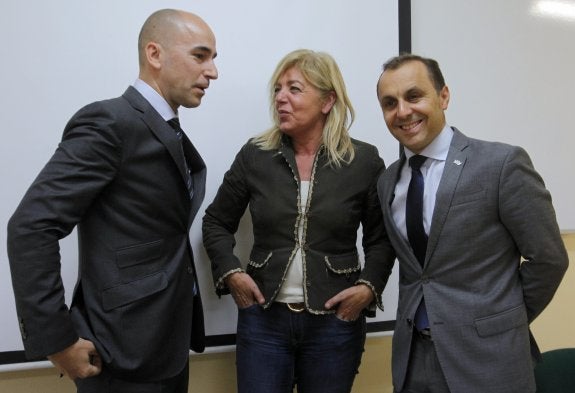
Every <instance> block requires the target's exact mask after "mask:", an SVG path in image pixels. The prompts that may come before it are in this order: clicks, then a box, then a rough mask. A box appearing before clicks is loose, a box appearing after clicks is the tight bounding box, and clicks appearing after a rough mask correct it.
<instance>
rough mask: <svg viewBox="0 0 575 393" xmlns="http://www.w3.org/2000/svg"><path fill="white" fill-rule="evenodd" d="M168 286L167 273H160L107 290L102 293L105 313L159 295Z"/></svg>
mask: <svg viewBox="0 0 575 393" xmlns="http://www.w3.org/2000/svg"><path fill="white" fill-rule="evenodd" d="M167 286H168V278H167V277H166V273H164V272H158V273H156V274H152V275H151V276H147V277H144V278H142V279H139V280H136V281H132V282H129V283H126V284H122V285H118V286H115V287H112V288H108V289H105V290H104V291H103V292H102V306H103V307H104V310H105V311H110V310H112V309H114V308H117V307H120V306H125V305H127V304H130V303H132V302H135V301H137V300H140V299H143V298H145V297H147V296H150V295H153V294H155V293H158V292H160V291H162V290H164V289H166V287H167Z"/></svg>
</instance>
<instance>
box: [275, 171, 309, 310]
mask: <svg viewBox="0 0 575 393" xmlns="http://www.w3.org/2000/svg"><path fill="white" fill-rule="evenodd" d="M299 193H300V197H299V199H300V203H301V213H300V216H299V218H300V219H299V222H298V243H297V245H296V247H297V250H296V253H295V256H294V258H293V259H292V261H291V264H290V265H289V267H288V270H287V273H286V276H285V280H284V282H283V285H282V286H281V288H280V291H279V293H278V296H277V297H276V301H278V302H282V303H301V302H303V301H304V296H303V255H302V251H301V245H302V242H303V235H304V233H303V230H304V223H305V220H306V218H305V217H306V215H307V209H308V194H309V181H303V180H302V181H301V182H300V187H299Z"/></svg>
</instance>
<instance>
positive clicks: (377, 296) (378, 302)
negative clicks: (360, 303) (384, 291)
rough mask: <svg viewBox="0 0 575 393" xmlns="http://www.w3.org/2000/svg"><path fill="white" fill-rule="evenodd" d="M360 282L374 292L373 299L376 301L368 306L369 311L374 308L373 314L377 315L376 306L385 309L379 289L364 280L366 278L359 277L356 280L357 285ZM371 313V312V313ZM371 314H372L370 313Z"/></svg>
mask: <svg viewBox="0 0 575 393" xmlns="http://www.w3.org/2000/svg"><path fill="white" fill-rule="evenodd" d="M359 284H364V285H367V286H368V288H369V289H371V292H372V293H373V299H374V301H373V302H372V303H371V304H370V305H369V306H368V311H372V310H373V314H374V315H373V316H375V306H377V308H379V309H380V310H381V311H384V310H383V303H382V300H381V294H379V293H377V291H376V290H375V287H374V286H373V285H372V283H371V282H369V281H367V280H364V279H361V278H360V279H359V280H357V281H356V282H355V285H359ZM370 314H371V313H370ZM369 316H371V315H369Z"/></svg>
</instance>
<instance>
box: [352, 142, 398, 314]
mask: <svg viewBox="0 0 575 393" xmlns="http://www.w3.org/2000/svg"><path fill="white" fill-rule="evenodd" d="M372 148H373V150H372V151H370V152H369V156H370V158H371V159H370V162H371V165H370V168H371V171H370V172H369V173H370V176H371V182H370V186H369V191H368V193H367V195H366V197H365V202H364V206H365V207H364V210H363V214H362V220H361V225H362V233H363V237H362V245H363V250H364V254H365V264H364V268H363V270H362V272H361V276H360V278H359V280H358V283H363V284H366V285H367V286H369V287H370V288H371V290H372V291H373V293H374V296H375V299H376V304H377V306H378V307H379V308H380V309H382V310H383V304H382V301H381V293H382V292H383V289H384V288H385V285H386V284H387V280H388V278H389V275H390V274H391V270H392V268H393V264H394V262H395V251H394V250H393V247H392V246H391V242H390V241H389V239H388V237H387V234H386V232H385V226H384V223H383V217H382V210H381V205H380V202H379V198H378V195H377V181H378V179H379V176H380V174H381V173H382V172H383V170H385V164H384V162H383V160H382V159H381V158H380V156H379V154H378V152H377V149H376V148H375V147H372Z"/></svg>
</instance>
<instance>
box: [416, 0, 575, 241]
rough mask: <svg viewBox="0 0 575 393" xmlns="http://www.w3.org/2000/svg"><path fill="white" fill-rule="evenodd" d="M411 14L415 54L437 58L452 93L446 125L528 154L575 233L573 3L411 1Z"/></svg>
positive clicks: (535, 0) (559, 215) (566, 0)
mask: <svg viewBox="0 0 575 393" xmlns="http://www.w3.org/2000/svg"><path fill="white" fill-rule="evenodd" d="M411 8H412V52H413V53H417V54H421V55H424V56H427V57H432V58H434V59H436V60H437V61H438V62H439V64H440V66H441V68H442V71H443V73H444V76H445V79H446V82H447V85H448V86H449V88H450V91H451V102H450V105H449V109H448V111H447V121H448V123H449V124H450V125H453V126H456V127H458V128H459V129H460V130H461V131H462V132H463V133H465V134H467V135H468V136H471V137H476V138H480V139H487V140H496V141H501V142H507V143H511V144H514V145H520V146H522V147H524V148H525V149H526V150H527V151H528V152H529V153H530V156H531V158H532V160H533V163H534V165H535V168H536V169H537V170H538V171H539V173H540V174H541V175H542V177H543V179H544V180H545V182H546V185H547V188H548V189H549V190H550V191H551V195H552V197H553V200H554V205H555V209H556V211H557V218H558V221H559V226H560V227H561V229H562V230H564V231H567V230H575V209H573V195H574V194H575V176H574V175H573V172H574V171H575V154H574V153H573V148H574V146H575V127H574V126H573V112H574V110H575V99H574V98H573V93H574V92H575V77H574V71H573V70H575V50H574V49H573V48H574V47H573V37H575V1H573V0H562V1H548V0H466V1H461V0H433V1H428V0H411ZM545 9H556V10H558V11H559V12H560V13H559V14H558V15H555V14H553V16H551V15H546V14H545V13H544V12H543V11H542V10H545ZM561 11H562V12H561ZM534 225H536V223H534Z"/></svg>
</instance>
